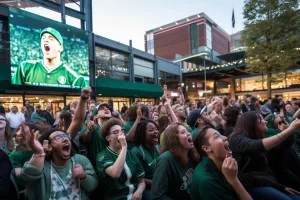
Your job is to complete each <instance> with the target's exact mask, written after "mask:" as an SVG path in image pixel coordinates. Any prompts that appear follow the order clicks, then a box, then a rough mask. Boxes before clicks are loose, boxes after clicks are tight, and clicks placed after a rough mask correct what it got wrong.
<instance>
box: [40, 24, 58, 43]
mask: <svg viewBox="0 0 300 200" xmlns="http://www.w3.org/2000/svg"><path fill="white" fill-rule="evenodd" d="M45 33H49V34H51V35H52V36H53V37H55V38H56V39H57V41H58V42H59V44H60V45H61V46H63V38H62V36H61V34H60V33H59V32H58V31H57V30H55V29H54V28H50V27H48V28H45V29H44V30H42V32H41V34H40V36H41V37H42V36H43V35H44V34H45Z"/></svg>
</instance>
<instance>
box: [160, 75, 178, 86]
mask: <svg viewBox="0 0 300 200" xmlns="http://www.w3.org/2000/svg"><path fill="white" fill-rule="evenodd" d="M159 73H160V76H159V77H160V78H159V85H160V86H161V87H162V86H163V85H165V84H166V85H167V86H168V88H169V89H177V87H178V86H179V81H180V78H179V76H178V75H175V74H171V73H168V72H164V71H160V72H159Z"/></svg>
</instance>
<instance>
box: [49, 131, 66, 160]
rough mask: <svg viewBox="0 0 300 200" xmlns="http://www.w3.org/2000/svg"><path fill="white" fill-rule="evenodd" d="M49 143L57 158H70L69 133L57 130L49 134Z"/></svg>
mask: <svg viewBox="0 0 300 200" xmlns="http://www.w3.org/2000/svg"><path fill="white" fill-rule="evenodd" d="M49 144H50V146H51V148H52V152H53V154H55V156H56V157H57V158H59V159H62V160H68V159H69V158H70V155H71V140H70V135H69V134H67V133H64V132H61V131H55V132H53V133H52V134H51V135H50V136H49ZM53 156H54V155H53Z"/></svg>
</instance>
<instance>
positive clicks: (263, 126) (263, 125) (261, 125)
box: [256, 115, 268, 134]
mask: <svg viewBox="0 0 300 200" xmlns="http://www.w3.org/2000/svg"><path fill="white" fill-rule="evenodd" d="M256 121H257V124H256V130H257V131H258V132H259V133H261V134H263V133H265V132H266V131H267V130H268V127H267V122H266V121H265V119H264V118H263V116H261V115H258V117H257V120H256Z"/></svg>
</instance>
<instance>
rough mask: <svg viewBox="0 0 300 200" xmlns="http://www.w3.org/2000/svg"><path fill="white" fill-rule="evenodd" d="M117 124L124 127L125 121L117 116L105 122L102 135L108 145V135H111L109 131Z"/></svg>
mask: <svg viewBox="0 0 300 200" xmlns="http://www.w3.org/2000/svg"><path fill="white" fill-rule="evenodd" d="M115 125H119V126H121V127H122V126H123V122H122V121H121V120H119V119H117V118H111V119H109V120H108V121H107V122H106V123H105V124H104V126H103V127H102V128H101V130H100V135H101V136H102V138H103V140H104V142H105V144H106V145H109V143H108V141H107V140H106V136H108V135H109V131H110V129H111V127H113V126H115Z"/></svg>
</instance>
